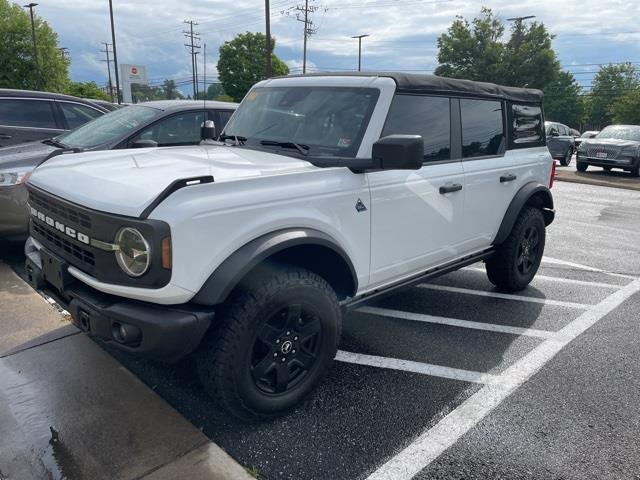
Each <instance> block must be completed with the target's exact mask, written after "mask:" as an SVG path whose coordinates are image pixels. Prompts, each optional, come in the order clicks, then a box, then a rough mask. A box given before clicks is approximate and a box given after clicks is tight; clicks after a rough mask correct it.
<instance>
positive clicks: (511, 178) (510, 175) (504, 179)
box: [500, 173, 518, 183]
mask: <svg viewBox="0 0 640 480" xmlns="http://www.w3.org/2000/svg"><path fill="white" fill-rule="evenodd" d="M516 178H518V177H517V176H516V175H514V174H513V173H508V174H507V175H501V176H500V183H505V182H513V181H514V180H515V179H516Z"/></svg>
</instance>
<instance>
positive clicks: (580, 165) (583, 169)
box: [576, 162, 589, 172]
mask: <svg viewBox="0 0 640 480" xmlns="http://www.w3.org/2000/svg"><path fill="white" fill-rule="evenodd" d="M588 167H589V165H588V164H586V163H584V162H577V163H576V170H578V171H579V172H586V171H587V168H588Z"/></svg>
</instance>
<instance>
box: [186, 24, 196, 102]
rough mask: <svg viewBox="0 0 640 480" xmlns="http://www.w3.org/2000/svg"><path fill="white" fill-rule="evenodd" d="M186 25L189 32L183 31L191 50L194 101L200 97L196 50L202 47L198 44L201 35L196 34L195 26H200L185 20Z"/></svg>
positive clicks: (187, 45)
mask: <svg viewBox="0 0 640 480" xmlns="http://www.w3.org/2000/svg"><path fill="white" fill-rule="evenodd" d="M184 23H185V24H187V25H189V30H188V31H183V32H182V33H183V34H184V36H185V38H186V39H187V41H188V42H189V43H185V44H184V46H185V47H187V48H189V53H190V55H191V77H192V80H191V81H192V84H193V99H194V100H195V99H196V96H197V95H198V64H197V62H196V53H197V52H196V50H198V49H199V48H200V45H198V44H197V41H198V40H200V37H199V36H198V35H200V34H199V33H194V31H193V26H194V25H196V26H197V25H198V24H197V23H196V22H194V21H193V20H185V21H184Z"/></svg>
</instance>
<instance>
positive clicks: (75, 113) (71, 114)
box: [59, 102, 102, 130]
mask: <svg viewBox="0 0 640 480" xmlns="http://www.w3.org/2000/svg"><path fill="white" fill-rule="evenodd" d="M59 104H60V107H62V113H64V117H65V118H66V119H67V123H68V124H69V129H70V130H73V129H74V128H76V127H79V126H80V125H83V124H85V123H87V122H88V121H89V120H93V119H94V118H98V117H99V116H100V115H102V113H101V112H99V111H97V110H94V109H93V108H90V107H87V106H86V105H80V104H77V103H67V102H59Z"/></svg>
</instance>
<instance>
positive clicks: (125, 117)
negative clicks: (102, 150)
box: [56, 105, 162, 148]
mask: <svg viewBox="0 0 640 480" xmlns="http://www.w3.org/2000/svg"><path fill="white" fill-rule="evenodd" d="M160 114H162V110H157V109H155V108H151V107H143V106H141V105H133V106H129V107H125V108H120V109H118V110H115V111H113V112H110V113H107V114H105V115H103V116H101V117H98V118H96V119H95V120H92V121H90V122H87V123H85V124H84V125H82V126H80V127H78V128H76V129H75V130H72V131H70V132H67V133H64V134H62V135H60V136H58V137H56V140H57V141H58V142H60V143H63V144H64V145H66V146H68V147H74V148H94V147H97V146H99V145H104V144H105V143H109V142H113V141H118V140H120V139H122V138H124V137H126V136H128V135H129V134H131V133H134V131H136V130H137V129H138V127H140V126H141V125H144V124H146V123H148V122H149V121H150V120H152V119H154V118H155V117H158V116H160Z"/></svg>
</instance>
